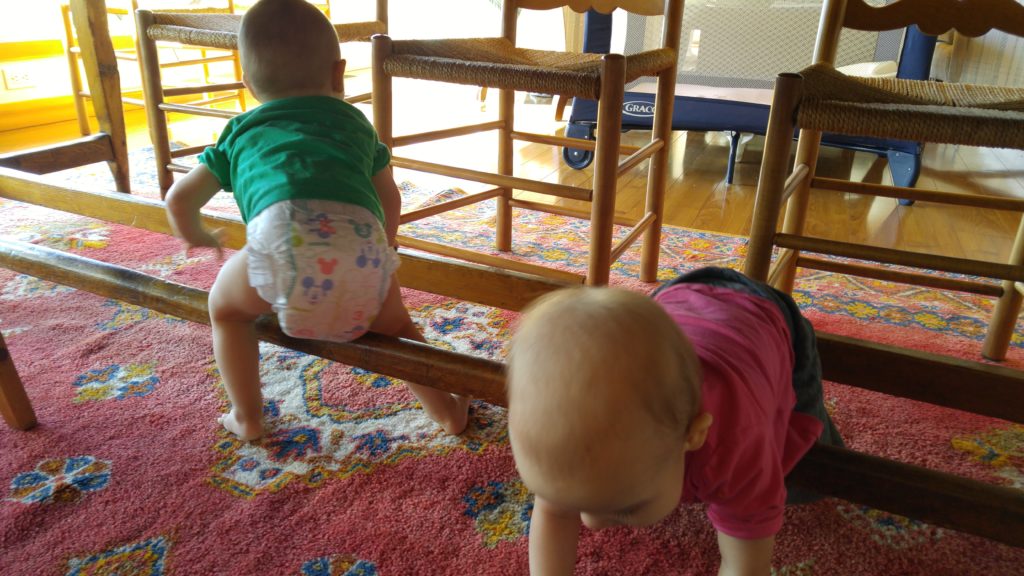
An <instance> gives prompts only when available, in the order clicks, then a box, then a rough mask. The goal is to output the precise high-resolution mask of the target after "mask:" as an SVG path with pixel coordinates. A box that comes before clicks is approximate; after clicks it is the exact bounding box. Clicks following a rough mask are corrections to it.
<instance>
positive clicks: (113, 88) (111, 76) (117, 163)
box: [71, 0, 131, 192]
mask: <svg viewBox="0 0 1024 576" xmlns="http://www.w3.org/2000/svg"><path fill="white" fill-rule="evenodd" d="M71 17H72V19H73V20H74V22H75V28H76V29H77V30H78V38H79V48H80V50H81V56H82V62H83V63H84V64H85V69H86V78H87V79H88V81H89V93H90V94H91V95H92V106H93V109H94V110H95V111H96V119H97V121H98V123H99V127H100V131H101V132H104V133H106V134H107V135H109V136H110V146H111V152H112V154H113V156H114V159H113V160H112V161H111V162H108V165H109V166H110V171H111V173H112V174H113V176H114V184H115V187H116V188H117V190H118V191H120V192H130V191H131V183H130V181H129V177H128V140H127V132H126V131H125V126H124V109H123V107H122V103H121V76H120V74H119V73H118V69H117V59H116V56H115V54H114V45H113V43H112V42H111V40H110V32H109V30H108V28H107V13H106V10H105V9H104V8H103V7H102V5H101V4H97V3H95V2H86V1H83V0H72V2H71Z"/></svg>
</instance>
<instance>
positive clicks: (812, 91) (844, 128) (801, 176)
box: [744, 0, 1024, 360]
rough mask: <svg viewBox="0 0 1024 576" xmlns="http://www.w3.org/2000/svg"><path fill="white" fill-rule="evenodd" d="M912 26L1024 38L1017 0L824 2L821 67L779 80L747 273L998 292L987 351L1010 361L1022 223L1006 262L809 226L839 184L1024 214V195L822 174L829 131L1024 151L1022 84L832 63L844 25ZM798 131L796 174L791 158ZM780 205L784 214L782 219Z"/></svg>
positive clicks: (788, 279) (779, 281) (787, 281)
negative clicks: (889, 74) (817, 232)
mask: <svg viewBox="0 0 1024 576" xmlns="http://www.w3.org/2000/svg"><path fill="white" fill-rule="evenodd" d="M915 24H916V25H917V26H918V27H919V28H920V29H921V31H923V32H924V33H925V34H931V35H940V34H943V33H945V32H947V31H949V30H956V31H957V32H958V33H960V34H963V35H966V36H980V35H982V34H985V33H986V32H988V31H989V30H992V29H998V30H1000V31H1002V32H1005V33H1008V34H1013V35H1015V36H1024V5H1021V4H1020V3H1019V2H1018V1H1017V0H973V1H970V2H967V1H962V0H896V1H894V2H884V1H882V0H825V3H824V6H823V13H822V16H821V27H820V29H819V31H818V40H817V45H816V46H815V56H814V63H813V65H812V66H810V67H809V68H806V69H804V70H803V71H801V72H800V73H798V74H793V73H788V74H787V73H783V74H780V75H779V77H778V79H777V81H776V85H775V93H774V100H773V102H772V109H771V115H770V118H769V123H768V132H767V134H766V136H765V146H764V150H765V153H764V159H763V161H762V164H761V174H760V177H759V179H758V186H757V199H756V201H755V205H754V215H753V224H752V226H751V234H750V244H749V246H748V254H747V260H746V263H745V268H744V270H745V272H746V273H747V274H748V275H749V276H751V277H754V278H757V279H761V280H768V281H770V282H771V283H772V284H773V285H775V286H776V287H777V288H779V289H781V290H784V291H787V292H790V291H792V289H793V286H794V283H795V281H796V270H797V268H810V269H817V270H829V271H832V272H838V273H844V274H849V275H853V276H861V277H866V278H872V279H876V280H886V281H893V282H899V283H905V284H912V285H919V286H928V287H932V288H939V289H944V290H950V291H957V292H966V293H971V294H977V295H982V296H988V297H994V298H996V299H997V301H996V305H995V309H994V311H993V314H992V319H991V321H990V322H989V326H988V331H987V333H986V335H985V341H984V343H983V344H982V350H981V353H982V355H984V356H985V357H987V358H989V359H992V360H1002V359H1003V358H1005V357H1006V353H1007V350H1008V349H1009V345H1010V340H1011V338H1012V336H1013V333H1014V328H1015V327H1016V324H1017V317H1018V315H1019V313H1020V310H1021V303H1022V301H1024V293H1022V291H1024V221H1022V224H1021V225H1020V227H1019V228H1018V231H1017V236H1016V238H1015V239H1014V241H1013V246H1012V247H1011V248H1010V250H1009V251H1008V252H1009V258H1008V261H1006V262H993V261H990V260H985V259H980V258H977V257H971V256H970V255H966V256H962V257H950V256H945V255H940V254H933V253H927V252H922V251H918V250H905V249H901V248H899V247H896V246H892V247H885V246H876V245H870V244H866V243H857V242H840V241H836V240H833V239H830V238H825V237H817V236H809V235H806V234H805V233H804V224H805V221H806V218H807V213H808V211H809V208H808V204H809V202H810V201H811V198H812V194H811V188H813V189H814V191H815V195H814V196H815V197H820V194H827V193H829V192H839V193H843V194H851V193H852V194H859V195H866V196H880V197H885V198H896V199H901V200H904V201H908V202H914V201H924V202H934V203H939V204H949V205H955V206H958V207H959V208H960V209H964V210H1002V211H1009V212H1018V213H1021V212H1024V200H1022V199H1019V198H1012V197H1003V196H997V195H991V196H990V195H983V194H971V193H963V192H940V191H932V190H922V189H918V188H906V187H898V186H889V185H886V184H876V183H869V182H850V181H847V180H842V179H837V178H823V177H818V176H816V175H815V168H816V165H817V159H818V149H819V147H820V143H821V135H822V133H823V132H828V133H830V134H847V135H855V136H870V137H876V138H891V139H901V140H909V141H917V142H932V143H944V144H962V145H969V146H984V147H990V148H1016V149H1024V89H1022V88H1008V87H1000V86H983V85H974V84H959V83H944V82H935V81H926V80H905V79H896V78H860V77H852V76H846V75H844V74H842V73H840V72H838V71H836V70H835V68H834V64H835V58H836V52H837V48H838V45H839V39H840V34H841V32H842V30H843V28H851V29H856V30H867V31H877V32H881V31H885V30H896V29H901V28H905V27H907V26H910V25H915ZM798 128H799V129H800V137H799V141H798V144H797V150H796V160H795V162H794V165H793V170H792V173H791V174H790V173H789V171H788V170H787V167H786V164H787V162H788V161H789V151H790V146H791V144H792V140H793V133H794V131H795V130H796V129H798ZM787 176H788V178H787ZM783 209H785V218H784V220H783V223H782V226H781V227H779V225H778V223H779V220H780V216H781V213H782V211H783ZM906 209H907V210H913V209H915V208H906ZM773 254H774V255H775V258H774V260H773ZM835 257H839V259H837V258H835ZM857 261H860V262H857ZM861 262H862V263H861Z"/></svg>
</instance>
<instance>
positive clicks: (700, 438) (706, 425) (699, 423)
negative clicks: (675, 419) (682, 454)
mask: <svg viewBox="0 0 1024 576" xmlns="http://www.w3.org/2000/svg"><path fill="white" fill-rule="evenodd" d="M711 421H712V418H711V414H709V413H707V412H701V413H700V414H698V415H697V417H696V418H694V419H693V421H692V422H690V427H689V428H688V429H687V430H686V447H685V450H686V451H687V452H692V451H694V450H700V449H701V447H702V446H704V441H705V440H707V439H708V429H710V428H711Z"/></svg>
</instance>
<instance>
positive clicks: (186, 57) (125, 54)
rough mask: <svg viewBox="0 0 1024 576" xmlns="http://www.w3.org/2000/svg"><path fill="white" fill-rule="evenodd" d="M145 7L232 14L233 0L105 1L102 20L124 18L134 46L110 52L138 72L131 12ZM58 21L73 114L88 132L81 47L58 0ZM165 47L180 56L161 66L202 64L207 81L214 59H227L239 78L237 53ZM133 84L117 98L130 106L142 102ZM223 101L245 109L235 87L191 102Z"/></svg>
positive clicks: (242, 96)
mask: <svg viewBox="0 0 1024 576" xmlns="http://www.w3.org/2000/svg"><path fill="white" fill-rule="evenodd" d="M140 8H144V9H148V10H156V11H159V10H164V11H173V12H190V13H211V14H232V13H234V11H235V5H234V2H233V0H218V1H215V2H207V3H203V4H202V5H194V4H185V3H182V2H180V1H179V2H169V1H163V2H143V3H142V5H141V6H140V3H139V0H130V1H115V2H111V3H107V8H106V12H107V15H108V16H109V18H105V19H103V20H104V21H110V22H113V21H114V20H113V19H122V18H123V19H125V20H126V21H127V23H128V25H129V27H130V32H131V34H132V36H133V40H134V45H133V46H132V47H130V48H115V50H114V55H115V56H116V58H117V59H118V60H121V61H128V62H135V63H136V65H138V66H139V71H140V73H141V71H142V66H141V64H140V63H139V56H138V41H137V39H136V38H134V33H135V13H136V12H137V11H138V10H139V9H140ZM61 20H62V22H63V24H64V51H65V54H66V56H67V60H68V71H69V72H70V77H71V92H72V96H73V97H74V100H75V113H76V116H77V118H78V127H79V132H81V133H82V135H83V136H85V135H88V134H90V133H91V131H92V129H91V128H90V126H89V112H88V109H87V108H86V102H87V101H89V100H91V99H92V94H91V92H90V90H88V89H87V87H86V86H85V85H84V84H83V82H82V70H81V52H82V48H81V46H79V40H78V37H77V34H76V33H75V26H74V24H73V23H72V20H71V7H70V4H68V3H66V2H62V3H61ZM166 48H169V49H171V50H172V51H173V52H175V53H176V54H177V53H178V52H179V51H182V50H184V52H182V55H181V57H177V58H175V59H173V60H169V61H167V62H165V63H164V64H163V66H164V67H176V68H177V67H183V66H193V65H195V66H202V70H203V77H204V79H205V81H206V82H207V83H208V84H209V83H212V80H211V72H210V65H211V64H214V63H216V62H231V63H232V64H233V66H234V75H235V80H238V79H240V78H241V70H242V69H241V66H240V65H239V62H238V56H237V55H236V54H234V53H232V52H225V51H219V50H218V51H214V52H213V53H208V51H207V49H206V48H204V47H196V48H193V47H189V46H184V45H172V46H167V47H166ZM134 86H135V87H134V88H132V87H123V88H122V90H121V92H122V97H121V100H122V102H123V103H124V104H129V105H133V106H138V107H140V108H141V107H143V106H145V101H144V100H143V99H142V98H139V97H137V96H132V95H130V93H132V92H135V93H138V92H141V90H142V88H141V86H139V85H138V84H135V85H134ZM225 100H237V101H238V105H239V107H241V109H243V110H244V109H245V92H244V91H243V90H236V91H235V92H234V93H233V94H228V95H221V96H217V97H214V98H207V99H204V100H201V101H197V102H195V104H202V105H211V104H214V103H217V102H221V101H225Z"/></svg>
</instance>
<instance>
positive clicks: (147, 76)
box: [135, 10, 174, 198]
mask: <svg viewBox="0 0 1024 576" xmlns="http://www.w3.org/2000/svg"><path fill="white" fill-rule="evenodd" d="M135 20H136V30H138V31H139V32H138V42H139V60H141V61H142V70H143V73H142V90H143V95H144V98H145V100H146V120H147V122H148V123H149V137H150V140H152V142H153V156H155V158H156V176H157V181H158V182H159V184H160V197H161V198H163V197H164V195H166V194H167V191H168V190H169V189H170V188H171V185H173V184H174V174H172V173H171V170H170V168H168V165H169V164H170V163H171V138H170V134H169V133H168V131H167V113H166V112H164V111H163V110H161V109H160V105H161V104H163V103H164V93H163V86H162V84H161V80H160V58H159V56H158V55H157V49H156V42H154V41H153V40H152V39H150V38H149V36H148V35H147V34H146V30H149V27H150V26H152V25H153V24H154V22H153V15H152V13H150V12H149V11H148V10H139V11H137V12H136V13H135Z"/></svg>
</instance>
